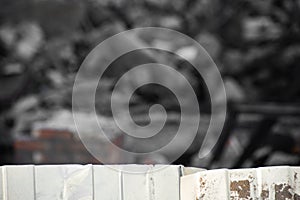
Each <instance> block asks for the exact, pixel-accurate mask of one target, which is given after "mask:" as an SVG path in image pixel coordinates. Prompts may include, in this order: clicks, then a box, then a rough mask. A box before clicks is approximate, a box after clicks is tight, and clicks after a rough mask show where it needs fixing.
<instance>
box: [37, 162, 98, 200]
mask: <svg viewBox="0 0 300 200" xmlns="http://www.w3.org/2000/svg"><path fill="white" fill-rule="evenodd" d="M92 176H93V173H92V165H85V166H82V165H67V166H66V165H61V166H56V165H48V166H36V167H35V194H36V200H56V199H57V200H58V199H64V200H69V199H93V177H92Z"/></svg>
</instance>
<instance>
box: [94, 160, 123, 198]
mask: <svg viewBox="0 0 300 200" xmlns="http://www.w3.org/2000/svg"><path fill="white" fill-rule="evenodd" d="M93 173H94V199H95V200H119V199H121V196H122V194H121V191H122V190H121V173H120V172H119V171H117V170H116V169H115V168H113V167H110V166H104V165H94V166H93Z"/></svg>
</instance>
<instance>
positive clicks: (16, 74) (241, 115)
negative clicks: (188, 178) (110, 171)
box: [0, 0, 300, 168]
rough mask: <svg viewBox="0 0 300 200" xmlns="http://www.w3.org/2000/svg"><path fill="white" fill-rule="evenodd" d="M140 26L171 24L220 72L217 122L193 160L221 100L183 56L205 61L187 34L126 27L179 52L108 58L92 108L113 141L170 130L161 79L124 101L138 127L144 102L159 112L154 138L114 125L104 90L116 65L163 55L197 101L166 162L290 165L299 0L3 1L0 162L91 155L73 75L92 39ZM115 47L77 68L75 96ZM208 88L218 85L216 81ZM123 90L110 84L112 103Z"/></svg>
mask: <svg viewBox="0 0 300 200" xmlns="http://www.w3.org/2000/svg"><path fill="white" fill-rule="evenodd" d="M148 26H155V27H165V28H170V29H173V30H176V31H179V32H181V33H184V34H186V35H188V36H190V37H192V38H193V39H195V40H196V41H197V42H199V43H200V44H201V45H202V46H203V47H204V48H205V50H206V51H207V52H208V53H209V55H210V56H211V57H212V58H213V60H214V62H215V63H216V65H217V66H218V68H219V70H220V72H221V74H222V77H223V80H224V84H225V89H226V93H227V103H228V110H227V116H226V122H225V125H224V128H223V131H222V134H221V137H220V138H219V140H218V143H217V145H216V146H215V148H214V149H213V151H212V152H211V153H210V154H209V155H208V156H207V157H206V158H202V159H199V157H198V152H199V149H200V146H201V144H202V140H203V135H204V134H205V131H206V129H207V126H208V124H209V117H210V110H211V109H210V105H211V101H215V102H218V101H220V99H210V97H209V94H208V92H207V88H206V85H205V83H204V82H203V80H202V78H201V76H200V75H199V74H198V73H197V72H196V71H195V70H194V69H193V68H192V67H191V65H190V63H189V62H188V61H193V62H198V63H200V64H201V66H203V67H204V68H205V72H206V74H205V75H207V76H209V77H210V80H211V81H212V82H213V83H214V81H215V80H216V77H215V76H214V74H211V70H210V67H211V66H210V65H209V64H208V63H207V59H206V58H203V56H202V54H200V53H199V52H197V48H196V47H195V46H193V44H191V43H190V42H189V41H185V40H182V39H181V38H176V36H173V35H168V36H167V37H166V36H165V35H159V34H158V33H156V32H153V33H151V34H149V35H135V36H133V37H132V38H131V39H130V41H127V42H124V44H123V45H133V46H136V47H139V45H141V44H142V43H149V44H151V45H153V46H155V47H157V48H160V47H163V48H166V49H169V50H170V51H172V52H177V53H179V54H182V55H185V57H187V58H189V60H182V59H181V58H179V57H178V56H175V55H172V54H170V53H167V52H160V51H154V50H152V51H153V53H148V52H145V51H134V52H131V53H129V54H127V55H124V56H122V57H121V58H119V59H118V60H117V61H116V62H114V63H112V64H111V66H110V68H109V70H107V71H106V72H105V74H104V76H105V79H103V80H102V82H101V87H99V88H98V89H97V93H96V102H95V103H96V105H95V108H96V111H97V115H98V117H99V119H101V120H102V123H103V127H104V129H105V130H106V132H107V133H108V134H109V138H110V140H111V141H112V143H113V144H114V145H118V146H119V147H121V148H123V149H126V150H128V151H133V152H143V151H146V150H147V151H151V150H154V149H155V148H159V147H161V146H164V145H165V144H166V143H167V142H169V141H170V139H172V137H173V136H174V133H176V130H177V129H178V123H179V117H178V116H180V109H179V107H178V102H177V101H176V98H175V97H174V95H173V94H172V93H171V92H169V91H168V89H166V88H164V87H162V86H159V85H148V86H145V87H144V86H143V87H141V88H139V89H138V90H137V91H136V92H135V93H134V95H133V96H132V99H131V105H130V108H131V115H132V117H133V119H135V121H136V123H138V124H141V125H142V124H147V123H148V122H149V118H148V114H147V113H148V108H149V106H151V105H153V104H154V103H160V104H162V105H164V106H165V108H166V110H167V111H168V116H169V118H168V120H167V123H166V126H165V127H164V129H163V130H162V132H161V134H159V136H158V137H156V138H153V139H152V140H148V141H147V142H145V141H141V140H135V139H133V138H132V137H129V136H127V135H124V134H123V133H122V131H120V130H119V129H118V128H117V127H116V125H115V124H114V122H113V118H112V114H111V108H110V97H111V91H112V89H113V86H114V84H115V83H116V81H117V80H118V78H119V77H120V76H121V75H122V74H123V73H124V72H126V71H128V70H129V69H130V68H132V67H134V66H136V65H140V64H144V63H149V62H157V63H167V64H170V65H172V66H175V68H176V69H177V70H178V71H180V72H181V73H182V74H184V76H185V77H187V79H188V80H189V81H190V83H191V85H192V86H193V88H194V90H195V92H196V94H197V97H198V100H199V105H200V108H201V122H200V128H199V131H198V132H199V133H198V134H197V136H196V138H195V140H194V142H193V144H192V145H191V146H190V147H189V148H188V150H187V151H186V152H185V153H184V154H183V155H182V156H181V157H179V158H178V159H177V160H175V161H174V162H173V163H174V164H184V165H190V166H197V167H206V168H221V167H228V168H239V167H258V166H267V165H299V164H300V157H299V156H300V133H299V131H300V104H299V103H300V79H299V75H300V66H299V65H300V1H299V0H284V1H281V0H262V1H257V0H186V1H182V0H133V1H125V0H51V1H50V0H42V1H41V0H26V1H25V0H19V1H12V0H1V1H0V87H1V89H0V164H1V165H3V164H28V163H34V164H63V163H82V164H85V163H94V164H100V163H101V162H100V161H98V160H97V159H95V158H94V157H93V156H91V155H90V153H89V152H88V151H87V150H86V149H85V147H84V146H83V144H82V143H81V142H80V140H79V138H78V134H77V131H78V129H79V130H80V131H83V132H86V133H87V135H89V133H95V132H97V127H93V126H91V125H90V124H89V118H90V117H91V112H90V111H89V110H88V109H86V108H85V107H84V106H80V105H79V106H78V108H76V111H75V112H77V114H78V116H80V117H81V118H82V123H80V124H77V125H78V127H77V128H78V129H76V127H75V125H74V121H73V116H72V89H73V84H74V80H75V76H76V73H77V71H78V69H79V67H80V65H81V63H82V62H83V60H84V58H85V57H86V56H87V55H88V53H89V52H90V51H91V50H92V49H93V48H94V47H95V46H96V45H97V44H99V43H100V42H101V41H103V40H105V39H106V38H108V37H109V36H112V35H114V34H117V33H119V32H121V31H124V30H128V29H132V28H137V27H148ZM117 51H118V45H117V44H116V45H112V46H111V47H107V51H106V52H105V53H103V52H99V56H98V57H97V58H95V59H94V61H95V62H91V64H90V65H89V67H88V68H87V69H86V70H85V74H86V76H85V77H86V78H85V80H83V82H84V83H86V84H85V86H84V87H83V88H81V90H82V91H81V92H82V95H84V94H85V92H86V91H88V90H89V89H90V88H89V84H88V83H89V82H90V81H94V79H95V77H93V74H94V72H95V70H96V69H97V67H101V66H102V65H104V64H103V63H105V62H106V60H107V57H110V56H113V55H114V54H116V52H117ZM159 76H161V77H159ZM149 78H153V76H152V75H151V69H149V71H145V73H143V74H138V75H135V76H132V77H131V78H130V84H135V83H138V82H140V80H141V79H149ZM155 78H157V79H167V81H169V83H171V84H174V87H181V85H180V84H181V83H180V81H177V80H176V79H174V78H172V77H168V76H165V75H164V74H156V75H155V77H154V79H155ZM213 89H214V91H215V92H216V93H217V94H218V90H219V89H220V86H219V83H217V82H216V83H215V88H213ZM123 93H126V87H125V86H124V88H123V89H122V91H119V96H120V99H119V100H120V101H122V95H123ZM220 98H223V97H220ZM157 118H158V119H159V115H158V116H157ZM187 134H188V133H187ZM210 138H212V140H217V138H213V137H210ZM183 140H184V138H183ZM180 145H181V144H178V148H177V147H174V150H173V152H176V151H178V149H180ZM95 146H96V147H95V148H98V150H99V151H104V152H106V155H107V160H109V163H144V164H151V163H169V162H170V158H169V157H168V156H169V155H170V152H167V153H166V154H151V156H150V155H149V156H143V157H134V156H132V157H124V156H122V155H120V154H118V153H116V152H114V151H113V150H112V147H111V146H110V145H108V144H101V142H99V143H97V144H95ZM171 153H172V152H171Z"/></svg>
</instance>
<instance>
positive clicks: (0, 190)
mask: <svg viewBox="0 0 300 200" xmlns="http://www.w3.org/2000/svg"><path fill="white" fill-rule="evenodd" d="M2 171H3V167H0V199H3V181H4V180H3V175H2V174H3V172H2Z"/></svg>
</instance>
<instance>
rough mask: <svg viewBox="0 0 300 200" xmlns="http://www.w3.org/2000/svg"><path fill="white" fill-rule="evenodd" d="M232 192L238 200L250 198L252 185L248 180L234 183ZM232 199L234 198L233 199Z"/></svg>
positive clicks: (231, 187)
mask: <svg viewBox="0 0 300 200" xmlns="http://www.w3.org/2000/svg"><path fill="white" fill-rule="evenodd" d="M230 191H233V192H236V193H237V194H238V198H245V199H248V198H250V183H249V181H248V180H241V181H232V182H231V183H230ZM231 198H232V197H231Z"/></svg>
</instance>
